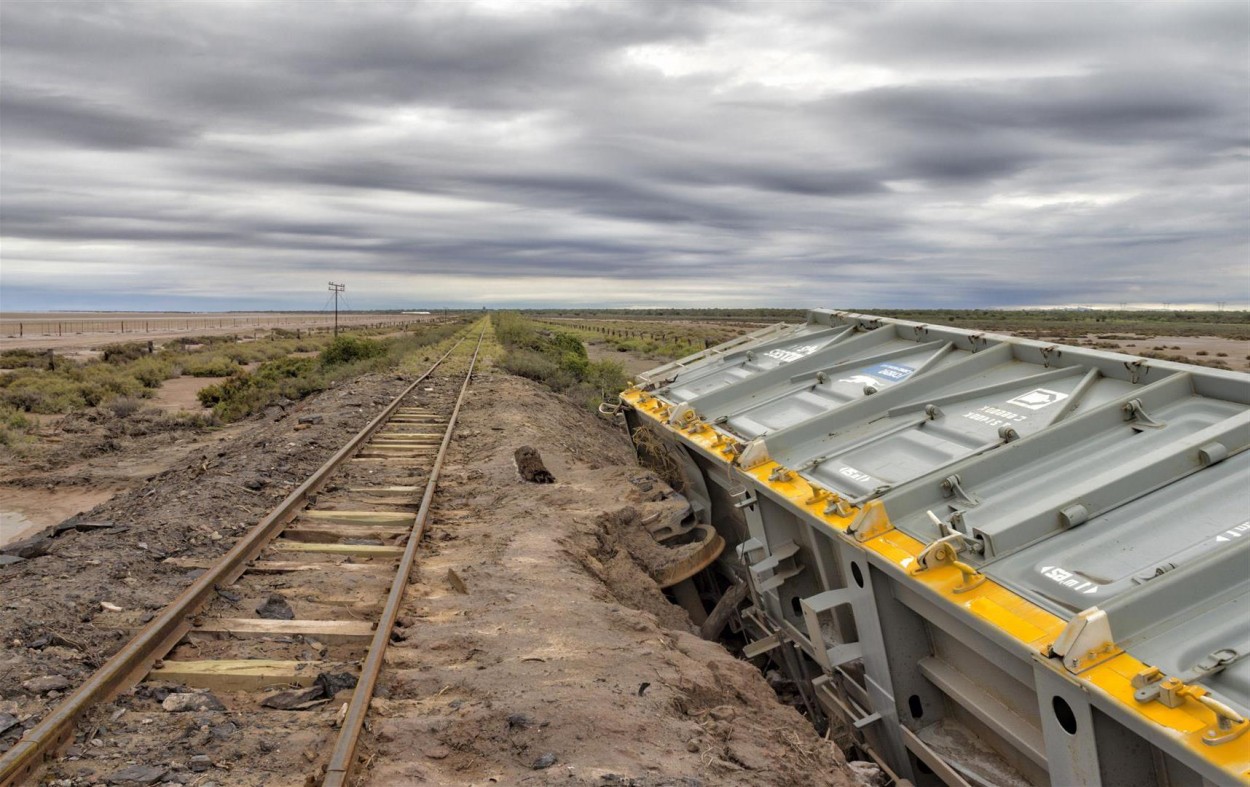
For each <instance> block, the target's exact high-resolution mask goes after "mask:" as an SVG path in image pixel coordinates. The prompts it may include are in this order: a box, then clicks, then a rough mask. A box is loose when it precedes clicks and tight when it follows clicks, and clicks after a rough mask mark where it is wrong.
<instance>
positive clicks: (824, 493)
mask: <svg viewBox="0 0 1250 787" xmlns="http://www.w3.org/2000/svg"><path fill="white" fill-rule="evenodd" d="M828 497H829V490H828V489H822V488H820V487H818V486H813V487H812V496H811V497H809V498H807V499H806V500H804V501H803V505H805V506H814V505H816V504H817V503H819V502H820V501H822V500H825V499H827V498H828Z"/></svg>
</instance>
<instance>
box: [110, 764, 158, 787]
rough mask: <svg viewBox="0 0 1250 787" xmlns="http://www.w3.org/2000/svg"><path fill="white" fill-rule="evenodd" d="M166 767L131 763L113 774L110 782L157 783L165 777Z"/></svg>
mask: <svg viewBox="0 0 1250 787" xmlns="http://www.w3.org/2000/svg"><path fill="white" fill-rule="evenodd" d="M165 771H166V768H165V767H163V766H160V765H129V766H127V767H125V768H122V769H121V770H120V771H116V772H114V773H113V774H111V775H110V776H109V777H108V778H107V779H106V780H105V781H106V782H108V783H109V784H156V783H157V782H159V781H160V780H161V779H164V778H165Z"/></svg>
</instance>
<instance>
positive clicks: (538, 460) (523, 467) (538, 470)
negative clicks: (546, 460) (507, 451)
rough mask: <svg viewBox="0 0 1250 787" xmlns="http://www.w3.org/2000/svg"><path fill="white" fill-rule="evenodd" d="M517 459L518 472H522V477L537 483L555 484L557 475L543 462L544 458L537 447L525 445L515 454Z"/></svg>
mask: <svg viewBox="0 0 1250 787" xmlns="http://www.w3.org/2000/svg"><path fill="white" fill-rule="evenodd" d="M513 457H514V458H515V459H516V469H517V472H518V473H520V474H521V478H524V479H525V480H526V481H530V482H532V483H535V484H554V483H555V481H556V477H555V476H553V475H552V474H551V471H550V470H548V469H547V467H546V466H545V465H544V464H543V458H542V456H540V455H539V453H538V449H537V448H532V447H530V446H528V445H523V446H521V447H520V448H518V449H517V450H516V453H515V454H513Z"/></svg>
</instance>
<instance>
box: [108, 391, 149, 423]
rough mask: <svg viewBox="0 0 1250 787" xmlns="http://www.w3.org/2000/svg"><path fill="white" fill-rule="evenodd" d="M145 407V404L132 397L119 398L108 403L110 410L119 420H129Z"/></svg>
mask: <svg viewBox="0 0 1250 787" xmlns="http://www.w3.org/2000/svg"><path fill="white" fill-rule="evenodd" d="M141 407H143V402H142V401H141V400H139V399H135V398H134V397H131V396H119V397H117V398H116V399H114V400H113V401H111V402H109V403H108V409H109V410H110V411H111V412H112V413H113V415H115V416H117V417H118V418H129V417H130V416H132V415H134V414H135V413H137V412H139V409H140V408H141Z"/></svg>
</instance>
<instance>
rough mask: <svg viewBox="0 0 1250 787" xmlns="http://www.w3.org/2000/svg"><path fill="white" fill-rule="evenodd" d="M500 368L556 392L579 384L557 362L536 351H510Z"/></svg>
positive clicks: (521, 349) (522, 349) (523, 349)
mask: <svg viewBox="0 0 1250 787" xmlns="http://www.w3.org/2000/svg"><path fill="white" fill-rule="evenodd" d="M500 366H502V367H503V368H504V369H505V370H507V371H509V372H511V373H512V374H515V375H517V376H519V377H524V378H526V379H529V380H534V381H535V382H540V383H542V384H544V385H546V386H547V387H549V388H551V389H552V390H554V391H563V390H565V389H566V388H568V387H569V386H571V385H572V384H573V383H575V382H577V378H576V377H574V376H573V374H572V373H571V372H569V371H568V370H566V369H563V368H561V366H560V364H559V363H558V362H557V361H555V360H553V359H552V358H551V357H549V356H547V355H543V354H542V353H540V352H538V351H536V350H529V349H525V348H518V349H515V350H509V351H508V353H507V355H505V356H504V358H503V361H502V363H500Z"/></svg>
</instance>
